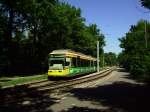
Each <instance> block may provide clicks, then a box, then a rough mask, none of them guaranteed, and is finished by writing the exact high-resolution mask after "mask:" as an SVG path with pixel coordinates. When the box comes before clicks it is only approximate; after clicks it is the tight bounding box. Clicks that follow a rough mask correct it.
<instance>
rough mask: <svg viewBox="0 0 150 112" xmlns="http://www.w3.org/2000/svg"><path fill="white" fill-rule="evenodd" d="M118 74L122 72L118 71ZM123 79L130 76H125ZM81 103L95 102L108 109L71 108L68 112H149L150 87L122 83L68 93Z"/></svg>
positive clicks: (79, 89)
mask: <svg viewBox="0 0 150 112" xmlns="http://www.w3.org/2000/svg"><path fill="white" fill-rule="evenodd" d="M118 72H124V70H121V71H120V70H119V71H118ZM125 78H129V79H130V76H128V75H125ZM70 92H71V93H72V94H73V96H74V97H76V98H78V99H79V100H81V101H91V102H96V103H97V104H98V105H102V106H104V107H108V109H105V110H97V109H96V110H93V109H89V108H88V107H87V108H82V107H81V108H78V107H73V108H72V109H70V110H69V112H74V110H76V112H80V111H82V112H84V111H85V112H150V106H149V102H150V86H149V85H146V84H145V85H140V84H136V83H135V84H134V83H129V82H124V81H116V82H114V83H112V84H107V85H101V86H98V87H95V88H75V89H72V90H71V91H70Z"/></svg>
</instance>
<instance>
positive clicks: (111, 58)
mask: <svg viewBox="0 0 150 112" xmlns="http://www.w3.org/2000/svg"><path fill="white" fill-rule="evenodd" d="M117 64H118V60H117V55H116V54H115V53H113V52H108V53H105V54H104V65H105V66H116V65H117Z"/></svg>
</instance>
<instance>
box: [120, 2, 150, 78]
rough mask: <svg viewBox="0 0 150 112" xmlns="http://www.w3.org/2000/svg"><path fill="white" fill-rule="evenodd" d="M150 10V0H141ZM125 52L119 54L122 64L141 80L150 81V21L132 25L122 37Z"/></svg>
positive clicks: (141, 21)
mask: <svg viewBox="0 0 150 112" xmlns="http://www.w3.org/2000/svg"><path fill="white" fill-rule="evenodd" d="M141 4H142V6H144V7H146V8H147V9H149V10H150V1H149V0H141ZM120 42H121V44H120V47H121V48H123V52H122V53H121V54H120V55H119V56H118V60H119V63H120V65H121V66H123V67H125V68H126V69H127V70H128V71H130V72H131V74H132V76H133V77H135V78H136V79H138V80H141V81H150V22H148V21H146V20H140V21H139V22H138V23H137V24H136V25H132V26H131V28H130V30H129V32H128V33H126V36H125V37H123V38H121V39H120Z"/></svg>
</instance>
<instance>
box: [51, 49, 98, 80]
mask: <svg viewBox="0 0 150 112" xmlns="http://www.w3.org/2000/svg"><path fill="white" fill-rule="evenodd" d="M95 71H96V58H93V57H91V56H88V55H84V54H82V53H79V52H74V51H72V50H54V51H53V52H51V53H50V54H49V70H48V78H50V77H72V76H76V75H81V74H85V73H90V72H95Z"/></svg>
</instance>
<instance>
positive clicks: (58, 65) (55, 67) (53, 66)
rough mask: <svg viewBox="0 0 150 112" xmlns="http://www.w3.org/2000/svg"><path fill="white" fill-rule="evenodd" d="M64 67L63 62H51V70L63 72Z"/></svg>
mask: <svg viewBox="0 0 150 112" xmlns="http://www.w3.org/2000/svg"><path fill="white" fill-rule="evenodd" d="M63 65H64V61H63V60H51V61H50V67H49V69H53V70H62V69H63V68H64V67H63Z"/></svg>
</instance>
